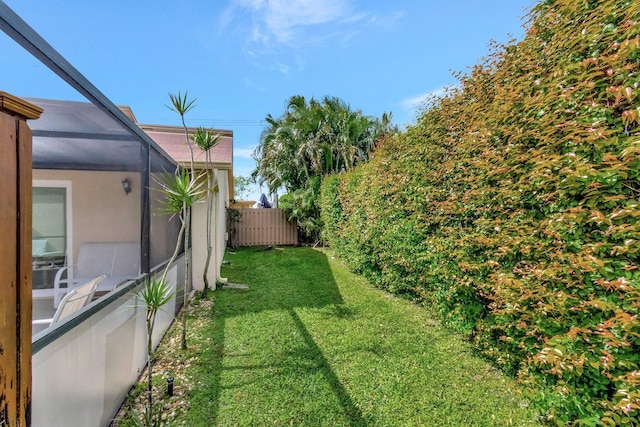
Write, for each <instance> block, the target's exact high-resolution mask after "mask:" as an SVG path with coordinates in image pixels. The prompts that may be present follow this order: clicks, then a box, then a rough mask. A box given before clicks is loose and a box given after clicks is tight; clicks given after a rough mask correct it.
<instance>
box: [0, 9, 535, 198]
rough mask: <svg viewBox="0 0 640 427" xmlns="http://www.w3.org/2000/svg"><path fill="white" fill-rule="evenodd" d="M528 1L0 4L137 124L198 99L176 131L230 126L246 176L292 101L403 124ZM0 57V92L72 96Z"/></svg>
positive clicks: (518, 28) (6, 54)
mask: <svg viewBox="0 0 640 427" xmlns="http://www.w3.org/2000/svg"><path fill="white" fill-rule="evenodd" d="M534 1H535V0H458V1H445V0H397V1H388V0H385V1H381V0H370V1H365V0H217V1H211V0H209V1H203V0H171V1H166V0H155V1H150V0H128V1H123V0H110V1H106V2H93V1H86V0H82V1H80V0H4V2H5V3H6V4H7V5H8V6H9V7H11V8H12V9H13V10H14V11H15V12H16V13H17V14H18V15H20V16H21V17H22V18H23V19H24V20H25V21H26V22H27V23H28V24H29V25H31V26H32V27H33V28H34V29H35V30H36V31H37V32H38V33H39V34H40V35H41V36H43V37H44V38H45V39H46V40H47V41H48V42H49V43H50V44H51V45H52V46H53V47H54V48H55V49H57V50H58V52H59V53H60V54H62V56H64V57H65V58H66V59H67V60H68V61H69V62H70V63H71V64H73V65H74V66H75V67H76V68H77V69H78V70H79V71H80V72H81V73H83V74H84V75H85V77H87V78H88V79H89V80H90V81H91V82H92V83H93V84H94V85H95V86H96V87H97V88H98V89H99V90H101V91H102V92H103V93H104V94H105V95H106V96H107V97H108V98H110V99H111V101H113V102H114V103H115V104H117V105H128V106H130V107H131V108H132V109H133V111H134V114H135V115H136V117H137V119H138V121H139V122H141V123H149V124H167V125H177V124H179V118H178V117H177V115H176V114H175V113H173V112H171V111H170V110H169V109H168V108H166V107H165V105H166V104H167V103H169V98H168V93H169V92H178V91H182V92H184V91H188V93H189V95H190V96H191V97H197V102H196V104H197V107H196V109H194V110H193V111H192V112H191V113H190V114H189V115H188V117H187V124H188V125H190V126H207V127H216V128H221V129H231V130H233V132H234V145H235V148H234V166H235V174H236V175H249V174H250V173H251V171H252V170H253V168H254V165H255V163H254V161H253V160H252V159H251V158H250V154H251V151H252V150H253V148H254V147H255V146H256V145H257V144H258V141H259V137H260V133H261V131H262V126H263V124H262V120H263V119H264V117H265V116H266V115H267V114H271V115H273V116H276V117H277V116H280V115H281V114H282V112H283V111H284V108H285V104H286V101H287V100H288V99H289V98H290V97H291V96H292V95H304V96H305V97H307V98H310V97H316V98H321V97H323V96H325V95H330V96H337V97H339V98H341V99H343V100H344V101H345V102H347V103H349V104H350V105H351V107H352V108H353V109H357V110H361V111H362V112H363V113H364V114H367V115H373V116H380V115H381V114H382V113H383V112H385V111H387V112H389V111H390V112H392V113H393V117H394V122H395V123H396V124H398V125H400V126H403V125H406V124H410V123H411V122H412V121H413V120H414V118H415V116H416V109H417V107H418V106H419V105H420V101H421V100H422V99H424V97H425V96H426V95H427V94H429V93H434V92H435V93H438V92H439V91H441V90H442V88H443V87H445V86H447V85H451V84H454V83H455V82H456V79H455V78H454V77H453V73H454V72H460V71H461V72H464V71H466V70H468V69H469V67H471V66H473V65H474V64H477V63H478V62H479V61H480V58H481V57H482V56H484V55H486V54H487V53H488V52H489V43H490V42H491V41H492V40H495V41H498V42H506V41H508V40H509V39H510V38H511V37H513V38H516V39H519V38H521V37H522V34H523V32H524V29H523V24H524V22H525V21H524V16H525V14H526V11H527V10H528V8H529V7H531V5H532V4H533V3H534ZM0 53H1V55H2V66H0V82H2V84H0V90H3V91H5V92H9V93H12V94H14V95H17V96H32V97H41V98H53V99H72V100H83V98H82V97H81V96H80V95H79V94H77V93H75V91H74V90H73V89H70V88H69V87H68V86H67V85H66V84H65V83H63V82H61V81H60V80H59V79H58V78H57V77H55V76H52V74H51V73H50V72H49V71H48V70H47V69H46V67H44V66H43V65H41V64H40V63H39V62H37V61H36V60H35V59H33V58H31V57H30V56H29V55H28V54H27V53H25V52H23V51H22V49H21V48H19V47H17V45H16V44H15V43H14V42H13V41H12V40H10V39H9V38H8V37H7V36H6V35H5V34H4V33H1V34H0ZM259 194H260V189H258V188H255V189H253V191H252V193H251V197H253V198H257V197H259Z"/></svg>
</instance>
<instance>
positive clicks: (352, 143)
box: [252, 95, 391, 234]
mask: <svg viewBox="0 0 640 427" xmlns="http://www.w3.org/2000/svg"><path fill="white" fill-rule="evenodd" d="M390 119H391V115H387V114H386V113H385V114H383V118H382V120H379V119H376V118H372V117H368V116H365V115H363V114H362V112H360V111H354V110H352V109H351V107H350V106H349V105H348V104H347V103H345V102H344V101H342V100H341V99H339V98H336V97H328V96H327V97H324V98H322V100H320V101H318V100H316V99H314V98H311V99H310V100H309V101H307V100H306V99H305V98H304V96H300V95H295V96H292V97H291V98H290V99H289V100H288V102H287V105H286V108H285V112H284V114H283V115H282V116H281V117H279V118H277V119H276V118H274V117H273V116H272V115H267V117H266V118H265V122H266V123H267V125H266V127H265V129H264V130H263V132H262V135H261V137H260V145H259V146H258V148H257V149H256V150H255V151H254V153H253V157H254V159H255V160H256V163H257V167H256V169H255V171H254V172H253V174H252V176H253V177H254V178H256V179H258V180H259V181H260V183H266V184H267V186H268V187H269V190H270V191H271V192H274V191H275V190H277V189H279V188H282V187H284V188H285V190H286V191H287V192H288V193H289V194H291V197H290V198H289V200H290V203H293V205H292V206H289V207H287V204H286V203H285V204H284V205H283V207H284V208H285V209H288V211H289V213H290V215H291V216H296V217H297V218H298V219H299V220H302V221H301V222H302V223H306V224H309V226H310V227H312V228H314V227H316V225H317V224H318V221H315V220H316V219H317V218H316V215H319V209H318V206H317V198H318V197H319V194H318V192H319V188H320V186H319V182H320V181H321V179H322V177H323V176H325V175H327V174H331V173H341V172H343V171H346V170H349V169H351V168H353V167H354V166H355V165H356V164H358V163H360V162H364V161H366V160H367V159H368V158H369V156H370V154H371V152H372V151H373V149H374V148H375V144H376V141H377V139H378V138H379V136H380V135H382V134H383V133H384V132H385V131H387V129H388V128H389V127H390ZM318 178H319V179H318ZM307 220H308V221H307ZM303 228H304V227H303ZM303 231H305V230H304V229H303ZM306 231H309V232H308V233H307V234H315V231H312V230H306Z"/></svg>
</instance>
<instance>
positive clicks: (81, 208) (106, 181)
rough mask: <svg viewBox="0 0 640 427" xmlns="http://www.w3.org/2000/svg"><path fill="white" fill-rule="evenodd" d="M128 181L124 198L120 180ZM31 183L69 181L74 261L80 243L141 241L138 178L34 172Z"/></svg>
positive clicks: (130, 174) (129, 174)
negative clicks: (129, 182) (129, 190)
mask: <svg viewBox="0 0 640 427" xmlns="http://www.w3.org/2000/svg"><path fill="white" fill-rule="evenodd" d="M125 178H128V179H129V180H130V181H131V187H132V191H131V192H130V193H129V194H128V195H125V193H124V190H123V189H122V180H124V179H125ZM33 179H34V180H63V181H64V180H68V181H71V204H72V207H71V208H72V215H73V226H72V233H73V234H72V237H73V259H74V260H75V259H77V255H78V250H79V248H80V244H81V243H83V242H137V241H140V217H141V215H140V196H141V194H140V175H139V174H138V173H135V172H93V171H69V170H60V171H58V170H38V169H36V170H34V171H33Z"/></svg>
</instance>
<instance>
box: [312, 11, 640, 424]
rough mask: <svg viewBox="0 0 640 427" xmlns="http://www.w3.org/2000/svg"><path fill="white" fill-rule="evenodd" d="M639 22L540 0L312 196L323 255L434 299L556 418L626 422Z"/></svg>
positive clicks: (636, 210) (633, 346) (636, 199)
mask: <svg viewBox="0 0 640 427" xmlns="http://www.w3.org/2000/svg"><path fill="white" fill-rule="evenodd" d="M639 17H640V3H639V2H632V1H622V0H603V1H577V2H576V1H571V0H555V1H554V0H548V1H543V2H541V3H539V4H538V5H537V6H535V7H534V9H533V10H532V11H531V13H530V18H529V24H528V29H527V33H526V36H525V38H524V39H523V40H522V41H520V42H518V43H515V42H514V43H511V44H509V45H506V46H494V48H493V53H492V54H491V55H490V56H489V57H488V58H487V59H486V60H485V61H484V62H483V63H481V64H480V65H477V66H475V67H474V68H473V69H472V70H471V71H470V72H469V74H468V75H461V76H459V79H460V85H459V88H458V89H454V90H451V91H450V92H449V93H448V94H447V95H446V96H445V97H443V98H442V99H438V100H433V101H432V102H431V103H430V104H429V105H428V106H427V107H426V108H425V109H424V111H423V113H422V114H421V115H420V117H419V118H418V120H417V123H416V124H415V125H414V126H412V127H410V128H409V129H407V131H406V132H404V133H403V134H401V135H398V136H394V137H390V138H388V139H387V140H386V141H385V142H384V143H383V144H382V146H381V147H380V148H379V149H378V150H377V152H376V153H375V155H374V157H373V159H371V160H370V161H369V162H368V163H367V164H365V165H362V166H360V167H358V168H356V169H355V170H353V171H349V172H348V173H345V174H342V175H340V176H339V177H336V178H333V179H332V180H327V181H326V182H325V183H324V185H323V188H322V192H323V197H322V215H323V216H322V217H323V219H324V221H325V223H326V229H325V230H326V234H327V240H328V241H329V243H330V244H331V245H332V246H334V248H335V249H336V251H337V252H338V253H339V254H340V255H341V256H343V257H344V258H345V259H346V260H347V261H348V262H349V263H350V264H351V265H352V266H353V268H354V269H355V270H357V271H360V272H362V273H364V274H365V275H367V276H368V277H370V278H372V279H373V281H374V283H376V284H377V285H379V286H382V287H384V288H385V289H388V290H390V291H393V292H397V293H403V294H410V295H411V296H412V297H414V298H417V299H419V300H421V301H424V302H427V303H431V304H435V305H436V306H437V308H438V310H439V312H440V313H441V315H442V317H443V319H444V320H445V321H446V323H447V324H449V325H450V326H452V327H453V328H455V329H457V330H459V331H463V332H466V333H468V334H469V337H470V339H472V340H473V341H474V342H475V343H476V345H477V347H478V348H479V349H480V350H481V351H482V352H483V353H484V354H485V355H486V356H488V357H490V358H492V359H493V360H494V361H495V362H496V363H497V364H498V365H500V366H502V368H503V369H505V370H506V371H508V372H511V373H513V374H514V375H517V376H518V378H519V379H520V380H521V381H522V383H523V384H526V385H527V386H529V388H530V389H531V390H532V395H531V397H532V399H533V400H534V401H535V402H536V403H537V404H538V406H539V408H540V409H541V411H542V412H543V413H544V414H546V416H547V417H548V420H549V421H552V422H554V423H558V424H563V423H569V422H574V421H576V420H581V422H582V423H583V424H586V425H589V424H592V425H595V424H597V423H600V424H620V423H623V422H628V423H638V422H640V419H638V410H640V391H639V388H638V385H639V381H640V369H639V368H638V364H639V363H640V351H639V350H640V348H639V346H640V322H638V317H637V316H638V314H639V313H638V312H639V311H640V310H639V309H640V280H639V279H640V272H639V270H638V252H639V250H640V225H638V217H640V207H639V203H640V156H639V154H640V131H639V122H640V106H639V104H640V101H639V97H638V93H639V92H640V23H639V22H638V21H639ZM337 180H339V182H337Z"/></svg>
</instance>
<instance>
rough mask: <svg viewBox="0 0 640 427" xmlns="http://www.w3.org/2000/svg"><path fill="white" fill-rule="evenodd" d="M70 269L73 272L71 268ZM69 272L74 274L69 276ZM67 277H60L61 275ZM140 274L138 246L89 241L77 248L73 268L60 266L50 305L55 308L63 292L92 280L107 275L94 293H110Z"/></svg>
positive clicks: (133, 243) (135, 243)
mask: <svg viewBox="0 0 640 427" xmlns="http://www.w3.org/2000/svg"><path fill="white" fill-rule="evenodd" d="M71 268H72V269H71ZM69 270H71V272H72V273H73V275H72V276H71V278H70V277H69V276H70V275H69V272H70V271H69ZM65 272H66V273H67V278H64V279H63V278H62V276H63V274H64V273H65ZM139 274H140V243H138V242H110V243H106V242H88V243H83V244H82V245H80V251H79V252H78V262H77V263H76V265H75V266H65V267H62V268H61V269H60V270H58V272H57V273H56V277H55V279H54V282H53V306H54V307H55V308H58V305H59V304H60V301H61V300H62V297H63V296H64V294H65V293H67V292H69V290H71V289H74V288H75V287H77V285H78V284H79V283H84V282H86V281H88V280H91V279H93V278H95V277H98V276H101V275H104V276H106V277H105V278H104V279H103V280H102V281H101V282H100V283H99V284H98V287H97V288H96V292H111V291H113V290H114V289H115V288H116V287H118V285H120V284H121V283H123V282H126V281H128V280H131V279H134V278H135V277H136V276H138V275H139Z"/></svg>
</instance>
